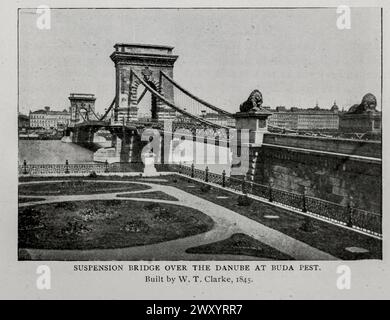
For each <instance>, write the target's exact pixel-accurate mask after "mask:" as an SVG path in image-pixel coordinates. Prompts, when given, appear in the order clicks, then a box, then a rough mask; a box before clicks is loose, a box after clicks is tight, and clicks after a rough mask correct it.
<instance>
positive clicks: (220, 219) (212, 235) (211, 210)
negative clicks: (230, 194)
mask: <svg viewBox="0 0 390 320" xmlns="http://www.w3.org/2000/svg"><path fill="white" fill-rule="evenodd" d="M61 181H63V180H50V181H39V182H38V181H34V182H24V183H20V184H30V183H47V182H61ZM93 181H94V182H107V180H93ZM109 182H115V183H118V182H119V183H127V184H142V185H146V186H149V187H150V189H147V190H137V191H123V192H114V193H101V194H86V195H62V196H44V195H39V196H20V197H24V198H34V197H35V198H43V197H45V200H42V201H34V202H25V203H21V204H19V207H25V206H30V205H37V204H45V203H54V202H63V201H83V200H108V199H117V200H122V201H127V200H131V201H147V202H158V203H169V204H175V205H183V206H187V207H191V208H194V209H197V210H199V211H201V212H203V213H204V214H207V215H208V216H210V217H211V218H212V219H213V220H214V222H215V225H214V227H213V229H212V230H210V231H208V232H205V233H202V234H198V235H195V236H190V237H186V238H180V239H176V240H170V241H165V242H161V243H156V244H150V245H145V246H136V247H128V248H119V249H93V250H46V249H45V250H43V249H27V251H28V253H29V254H30V255H31V257H32V259H33V260H95V261H96V260H129V261H131V260H149V261H150V260H268V259H262V258H258V257H248V256H239V255H207V254H189V253H186V252H185V250H186V249H188V248H191V247H197V246H200V245H204V244H208V243H212V242H216V241H220V240H223V239H226V238H229V237H230V236H231V235H232V234H234V233H245V234H247V235H249V236H251V237H253V238H255V239H256V240H259V241H261V242H263V243H264V244H266V245H268V246H270V247H273V248H275V249H276V250H278V251H280V252H283V253H285V254H287V255H289V256H291V257H293V258H294V259H296V260H337V258H336V257H334V256H332V255H330V254H328V253H326V252H323V251H321V250H319V249H316V248H314V247H311V246H309V245H308V244H306V243H303V242H301V241H299V240H296V239H294V238H292V237H290V236H287V235H286V234H283V233H281V232H279V231H277V230H274V229H271V228H269V227H267V226H265V225H263V224H261V223H259V222H256V221H254V220H252V219H249V218H247V217H245V216H242V215H240V214H238V213H236V212H234V211H232V210H229V209H227V208H225V207H222V206H220V205H217V204H215V203H213V202H210V201H208V200H205V199H203V198H199V197H197V196H195V195H192V194H189V193H187V192H185V191H183V190H181V189H178V188H176V187H172V186H167V185H160V184H154V183H149V182H148V183H146V182H140V181H136V182H132V181H115V180H110V181H109ZM154 191H161V192H164V193H166V194H168V195H170V196H172V197H175V198H176V199H178V201H168V200H159V199H148V198H130V197H126V198H118V197H117V195H119V194H125V193H126V194H129V193H134V194H135V193H146V192H154Z"/></svg>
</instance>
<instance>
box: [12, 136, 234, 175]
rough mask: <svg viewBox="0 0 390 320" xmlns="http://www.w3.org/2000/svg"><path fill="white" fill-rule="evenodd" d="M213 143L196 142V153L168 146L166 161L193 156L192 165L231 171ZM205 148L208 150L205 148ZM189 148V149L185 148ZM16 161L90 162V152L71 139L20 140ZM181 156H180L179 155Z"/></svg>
mask: <svg viewBox="0 0 390 320" xmlns="http://www.w3.org/2000/svg"><path fill="white" fill-rule="evenodd" d="M214 148H215V147H214V146H210V145H207V146H206V147H205V145H204V144H203V143H199V146H198V147H197V148H196V150H198V151H197V152H196V156H195V154H193V153H192V150H193V147H192V145H189V146H187V147H186V145H185V143H184V144H183V145H182V147H180V148H176V149H175V150H176V151H173V150H172V149H171V151H170V152H171V153H172V154H171V156H170V157H169V161H173V162H176V163H178V162H179V161H180V162H182V163H184V164H187V165H190V164H191V163H192V162H193V161H194V160H195V168H197V169H200V170H205V168H206V166H208V167H209V169H210V172H214V173H219V174H221V173H222V171H223V170H225V171H226V173H227V175H228V176H229V175H230V163H228V161H227V158H228V153H227V151H226V150H224V149H223V148H218V147H216V149H214ZM183 149H187V150H184V151H185V152H184V154H185V156H184V157H183V158H182V159H179V160H178V157H176V156H175V155H178V154H180V153H182V152H183ZM205 149H207V151H206V150H205ZM188 151H190V152H188ZM216 152H218V153H219V157H218V158H219V161H218V164H217V163H215V161H214V158H215V155H214V154H215V153H216ZM18 158H19V164H23V161H24V160H26V162H27V164H64V163H65V161H66V160H68V161H69V163H70V164H78V163H93V162H94V161H93V152H92V151H90V150H88V149H86V148H83V147H81V146H79V145H77V144H74V143H65V142H61V140H19V157H18ZM179 158H180V156H179Z"/></svg>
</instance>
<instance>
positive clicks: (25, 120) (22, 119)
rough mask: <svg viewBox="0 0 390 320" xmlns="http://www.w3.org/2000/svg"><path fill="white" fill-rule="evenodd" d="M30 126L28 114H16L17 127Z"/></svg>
mask: <svg viewBox="0 0 390 320" xmlns="http://www.w3.org/2000/svg"><path fill="white" fill-rule="evenodd" d="M29 126H30V118H29V116H26V115H25V114H21V113H19V114H18V128H19V129H23V128H28V127H29Z"/></svg>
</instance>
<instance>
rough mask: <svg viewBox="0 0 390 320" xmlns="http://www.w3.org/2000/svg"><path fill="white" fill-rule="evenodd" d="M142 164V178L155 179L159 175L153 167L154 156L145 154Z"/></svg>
mask: <svg viewBox="0 0 390 320" xmlns="http://www.w3.org/2000/svg"><path fill="white" fill-rule="evenodd" d="M144 164H145V167H144V172H143V173H142V176H143V177H156V176H158V175H159V174H158V172H157V170H156V168H155V166H154V154H146V155H145V158H144Z"/></svg>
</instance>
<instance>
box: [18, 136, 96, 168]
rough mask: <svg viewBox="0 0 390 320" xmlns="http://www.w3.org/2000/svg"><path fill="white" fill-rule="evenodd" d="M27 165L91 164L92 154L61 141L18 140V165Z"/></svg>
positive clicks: (75, 145)
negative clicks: (66, 162)
mask: <svg viewBox="0 0 390 320" xmlns="http://www.w3.org/2000/svg"><path fill="white" fill-rule="evenodd" d="M23 160H26V161H27V163H28V164H57V163H65V161H66V160H68V161H69V163H91V162H93V152H92V151H90V150H88V149H85V148H83V147H80V146H78V145H77V144H74V143H65V142H61V140H19V163H20V164H21V163H23Z"/></svg>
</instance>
